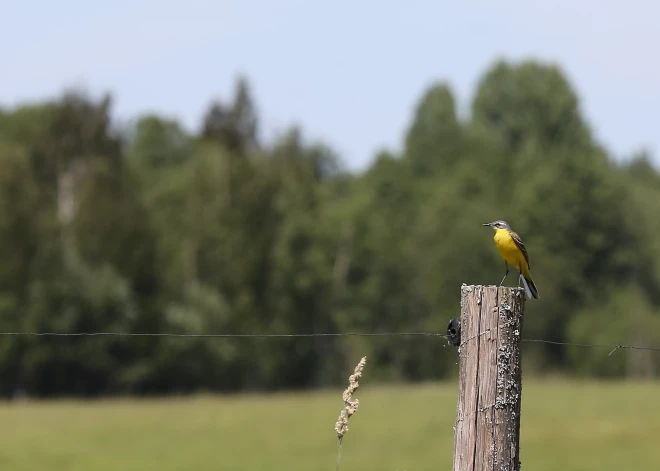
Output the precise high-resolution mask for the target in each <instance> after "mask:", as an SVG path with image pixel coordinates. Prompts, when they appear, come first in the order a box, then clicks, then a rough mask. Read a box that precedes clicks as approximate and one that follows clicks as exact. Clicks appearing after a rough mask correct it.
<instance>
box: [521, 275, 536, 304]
mask: <svg viewBox="0 0 660 471" xmlns="http://www.w3.org/2000/svg"><path fill="white" fill-rule="evenodd" d="M520 279H521V280H522V283H523V286H524V287H525V293H527V299H530V298H536V299H538V298H539V292H538V290H537V289H536V285H535V284H534V281H533V280H532V277H531V276H530V277H529V279H527V278H525V277H524V276H523V275H522V274H521V275H520Z"/></svg>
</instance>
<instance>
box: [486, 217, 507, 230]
mask: <svg viewBox="0 0 660 471" xmlns="http://www.w3.org/2000/svg"><path fill="white" fill-rule="evenodd" d="M483 225H484V226H490V227H492V228H493V229H495V230H497V229H509V230H510V229H511V227H509V223H508V222H506V221H502V220H501V219H498V220H497V221H493V222H489V223H488V224H483Z"/></svg>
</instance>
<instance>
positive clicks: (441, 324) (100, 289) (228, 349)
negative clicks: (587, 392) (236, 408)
mask: <svg viewBox="0 0 660 471" xmlns="http://www.w3.org/2000/svg"><path fill="white" fill-rule="evenodd" d="M456 106H457V105H456V100H455V97H454V94H453V92H452V90H451V87H449V86H448V85H447V84H446V83H444V82H438V83H435V84H433V85H431V86H430V87H428V89H426V90H424V91H423V93H422V95H421V96H420V98H419V100H418V102H417V103H416V104H415V105H414V108H413V109H412V113H411V119H410V124H409V126H408V128H407V129H406V133H405V137H404V139H405V141H404V145H403V146H402V150H401V152H400V153H395V152H392V151H389V150H382V151H380V152H378V154H377V155H376V156H374V159H373V163H372V164H371V165H370V166H369V168H368V169H366V170H365V171H364V172H361V173H354V172H349V171H348V170H347V169H346V167H345V166H344V165H343V163H342V160H341V158H340V156H339V155H338V154H337V153H336V152H335V151H334V150H333V149H332V147H331V146H330V145H329V144H327V143H323V142H316V141H310V140H309V139H307V138H306V137H305V135H304V132H303V130H302V129H300V128H299V127H292V128H291V129H290V130H288V131H287V132H285V133H283V134H282V135H280V136H279V137H278V138H277V139H276V140H274V142H271V143H265V142H262V141H261V140H260V139H259V135H260V133H259V131H260V128H259V115H258V110H257V107H256V104H255V103H254V102H253V99H252V96H251V89H250V86H249V83H248V81H247V80H246V79H245V78H240V79H239V80H237V82H236V87H235V91H234V94H233V96H232V97H230V98H229V99H225V100H216V101H213V102H212V103H210V104H209V106H208V108H207V111H206V112H205V114H204V116H203V117H202V120H201V126H200V127H199V129H198V130H197V131H195V132H187V131H186V130H185V129H184V128H183V127H182V125H181V124H180V123H179V122H177V121H176V120H174V119H171V118H168V117H165V116H158V115H146V116H140V117H138V118H137V119H136V120H135V121H134V122H131V123H128V124H126V123H118V122H117V121H116V120H114V119H113V118H112V97H111V96H110V95H105V96H102V97H100V98H98V97H96V98H95V97H92V96H90V95H88V94H87V93H85V92H84V91H81V90H66V91H64V92H63V93H62V94H61V95H60V96H58V97H56V98H54V99H51V100H46V101H43V102H36V103H29V104H24V105H20V106H17V107H14V108H12V109H0V331H4V332H149V333H180V334H197V333H231V334H247V333H250V334H251V333H269V334H277V333H311V332H369V333H378V332H410V331H426V332H438V333H444V332H445V331H446V326H447V322H448V320H449V319H450V318H452V317H457V316H458V314H459V310H460V306H459V298H460V286H461V284H462V283H469V284H497V283H499V281H500V279H501V277H502V275H503V266H502V265H503V264H502V262H501V260H500V259H499V258H498V256H497V254H496V252H495V249H494V246H493V243H492V231H491V230H490V229H488V228H484V227H482V226H481V224H482V223H484V222H490V221H493V220H495V219H505V220H507V221H508V222H509V223H510V224H511V225H512V227H513V229H514V230H515V231H516V232H518V233H519V234H521V236H522V237H523V240H524V241H525V243H526V245H527V248H528V251H529V254H530V261H531V266H532V273H533V276H534V280H535V282H536V284H537V286H538V287H539V291H540V293H541V299H540V300H531V301H529V302H528V303H527V306H526V318H525V336H526V337H529V338H542V339H547V340H552V341H559V342H575V343H633V344H654V343H655V344H660V239H658V237H657V234H658V232H659V230H660V218H657V217H656V215H657V214H660V174H659V173H658V171H657V170H656V169H655V168H654V166H653V165H652V160H651V158H650V156H649V155H648V154H646V153H643V152H640V153H639V154H637V155H633V156H631V157H630V158H628V159H626V160H625V161H621V160H617V159H615V158H614V156H612V155H611V154H610V153H609V152H608V151H607V149H605V148H604V147H603V146H602V145H601V144H600V143H599V142H598V141H597V140H596V139H595V137H594V135H593V132H592V130H591V129H590V126H589V124H588V123H587V122H586V120H585V118H584V116H583V115H582V111H581V109H580V103H579V99H578V97H577V95H576V92H575V91H574V90H573V89H572V87H571V84H570V83H569V82H568V80H567V79H566V77H565V76H564V74H563V72H562V70H561V68H560V67H558V66H557V65H555V64H545V63H541V62H537V61H532V60H529V61H523V62H517V63H513V62H507V61H503V60H502V61H497V62H495V63H493V64H492V65H491V66H490V67H489V68H488V69H487V70H486V71H485V72H484V74H483V75H482V77H481V79H480V81H479V83H478V84H477V87H476V91H475V94H474V97H473V99H472V103H471V112H470V116H469V118H467V119H459V117H458V116H457V112H456ZM514 273H515V271H514ZM516 280H517V278H516V276H515V275H514V276H510V277H509V278H508V282H507V283H508V284H515V283H516ZM363 355H367V356H369V358H370V364H371V367H370V368H371V373H370V375H371V377H372V378H374V379H379V380H384V381H416V380H427V379H441V378H445V377H447V376H448V375H451V374H453V373H454V371H455V363H456V352H455V350H454V349H453V348H451V347H448V346H447V343H446V341H445V340H443V339H441V338H440V339H439V338H434V337H428V338H427V337H424V338H409V337H321V338H276V339H258V338H173V337H129V338H127V337H64V338H62V337H31V336H2V337H0V393H1V394H3V395H13V394H17V393H21V394H29V395H35V396H53V395H63V394H64V395H84V396H93V395H102V394H103V395H106V394H156V393H158V394H161V393H182V392H189V391H197V390H213V391H233V390H239V389H240V390H246V389H251V390H273V389H281V388H301V387H316V386H325V385H329V384H335V383H337V382H341V381H342V380H343V378H344V376H345V374H344V373H345V371H347V369H350V368H351V365H353V364H354V363H355V359H356V358H360V357H361V356H363ZM525 360H526V362H527V363H528V365H529V366H527V369H526V371H527V372H528V374H543V373H547V372H557V371H559V372H564V373H567V374H574V375H586V376H612V377H620V376H645V377H649V376H654V375H657V374H658V371H657V366H658V361H659V360H660V355H658V354H657V352H655V353H654V352H649V351H626V352H623V351H620V352H617V353H616V355H612V356H607V352H603V351H602V350H599V349H580V348H577V347H572V348H571V347H569V348H566V347H562V346H558V345H552V344H525Z"/></svg>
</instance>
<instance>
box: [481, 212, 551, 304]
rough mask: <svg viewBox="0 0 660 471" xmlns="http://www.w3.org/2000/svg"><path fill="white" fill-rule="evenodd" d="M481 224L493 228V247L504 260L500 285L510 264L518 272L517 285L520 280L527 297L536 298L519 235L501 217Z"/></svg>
mask: <svg viewBox="0 0 660 471" xmlns="http://www.w3.org/2000/svg"><path fill="white" fill-rule="evenodd" d="M483 225H484V226H490V227H492V228H493V229H494V230H495V237H493V240H494V241H495V247H496V248H497V251H498V252H499V253H500V256H501V257H502V259H503V260H504V266H505V268H506V273H504V278H502V281H500V286H502V283H504V280H505V279H506V277H507V275H508V274H509V264H511V265H513V266H514V267H516V268H517V269H518V272H520V278H519V281H518V286H520V281H522V283H523V285H524V287H525V293H526V294H527V298H528V299H529V298H532V297H533V298H536V299H538V298H539V292H538V290H537V289H536V285H535V284H534V281H533V280H532V274H531V273H530V269H531V267H530V265H529V255H528V254H527V249H526V248H525V244H523V241H522V239H521V238H520V236H519V235H518V234H516V233H515V232H513V231H512V230H511V226H509V223H508V222H506V221H503V220H501V219H498V220H497V221H493V222H489V223H487V224H483Z"/></svg>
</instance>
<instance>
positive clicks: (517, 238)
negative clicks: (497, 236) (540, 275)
mask: <svg viewBox="0 0 660 471" xmlns="http://www.w3.org/2000/svg"><path fill="white" fill-rule="evenodd" d="M509 235H510V236H511V238H512V239H513V241H514V242H515V243H516V245H517V246H518V248H519V249H520V251H521V252H522V253H523V255H524V256H525V261H526V262H527V268H529V269H530V270H531V269H532V266H531V265H530V264H529V255H527V249H526V248H525V244H523V241H522V239H521V238H520V236H519V235H518V234H516V233H515V232H513V231H510V232H509Z"/></svg>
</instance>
